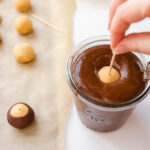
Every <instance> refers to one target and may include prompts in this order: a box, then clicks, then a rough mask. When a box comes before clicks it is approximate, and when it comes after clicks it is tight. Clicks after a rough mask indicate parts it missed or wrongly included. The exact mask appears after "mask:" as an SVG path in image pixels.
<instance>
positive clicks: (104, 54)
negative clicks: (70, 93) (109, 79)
mask: <svg viewBox="0 0 150 150" xmlns="http://www.w3.org/2000/svg"><path fill="white" fill-rule="evenodd" d="M111 58H112V51H111V49H110V46H109V45H103V46H95V47H91V48H89V49H87V50H86V51H84V52H83V53H82V54H80V55H79V56H78V58H77V59H76V61H75V63H74V66H73V70H72V71H73V80H74V82H75V83H76V85H77V86H78V88H79V90H81V91H83V92H84V94H85V95H87V96H88V97H91V98H93V99H94V100H96V101H101V102H105V103H110V104H116V103H122V102H126V101H129V100H131V99H133V98H135V97H137V96H138V95H139V94H140V93H141V92H142V91H143V90H144V88H145V85H146V81H144V80H143V72H142V70H143V65H142V63H141V61H140V60H139V59H138V58H137V56H135V55H134V54H133V53H131V52H129V53H126V54H121V55H117V56H116V58H115V61H114V65H113V67H114V68H116V69H117V70H118V71H119V72H120V75H121V77H120V79H119V80H117V81H116V82H113V83H109V84H106V83H103V82H101V81H100V79H99V78H98V75H97V72H98V71H99V69H101V68H102V67H103V66H109V65H110V61H111Z"/></svg>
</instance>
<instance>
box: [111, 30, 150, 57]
mask: <svg viewBox="0 0 150 150" xmlns="http://www.w3.org/2000/svg"><path fill="white" fill-rule="evenodd" d="M114 50H115V52H116V53H117V54H120V53H125V52H128V51H134V52H139V53H145V54H150V33H149V32H145V33H134V34H130V35H128V36H126V37H125V38H124V39H123V40H122V41H121V42H120V43H119V44H118V45H117V47H116V48H115V49H114Z"/></svg>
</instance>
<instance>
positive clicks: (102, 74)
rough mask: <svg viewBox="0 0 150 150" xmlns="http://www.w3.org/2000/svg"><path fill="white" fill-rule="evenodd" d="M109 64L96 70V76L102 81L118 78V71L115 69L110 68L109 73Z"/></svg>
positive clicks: (112, 80) (109, 81)
mask: <svg viewBox="0 0 150 150" xmlns="http://www.w3.org/2000/svg"><path fill="white" fill-rule="evenodd" d="M109 69H110V66H104V67H103V68H101V69H100V70H99V71H98V77H99V79H100V80H101V82H103V83H112V82H115V81H117V80H118V79H119V78H120V73H119V72H118V70H117V69H115V68H113V67H112V68H111V72H110V74H109Z"/></svg>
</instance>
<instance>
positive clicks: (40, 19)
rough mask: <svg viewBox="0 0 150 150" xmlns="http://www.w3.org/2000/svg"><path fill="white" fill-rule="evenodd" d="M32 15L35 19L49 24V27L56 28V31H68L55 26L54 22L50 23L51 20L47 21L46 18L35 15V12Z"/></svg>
mask: <svg viewBox="0 0 150 150" xmlns="http://www.w3.org/2000/svg"><path fill="white" fill-rule="evenodd" d="M31 16H32V17H33V18H34V19H36V20H38V21H40V22H42V23H44V24H45V25H47V26H48V27H49V28H51V29H54V30H56V31H59V32H63V33H65V32H66V31H63V30H61V29H59V28H57V27H56V26H54V25H53V24H51V23H49V22H47V21H45V20H44V19H42V18H41V17H38V16H36V15H33V14H31Z"/></svg>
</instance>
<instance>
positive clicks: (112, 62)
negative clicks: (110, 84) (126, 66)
mask: <svg viewBox="0 0 150 150" xmlns="http://www.w3.org/2000/svg"><path fill="white" fill-rule="evenodd" d="M115 56H116V54H114V53H113V56H112V58H111V63H110V68H109V72H108V75H110V73H111V69H112V66H113V64H114V60H115Z"/></svg>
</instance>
